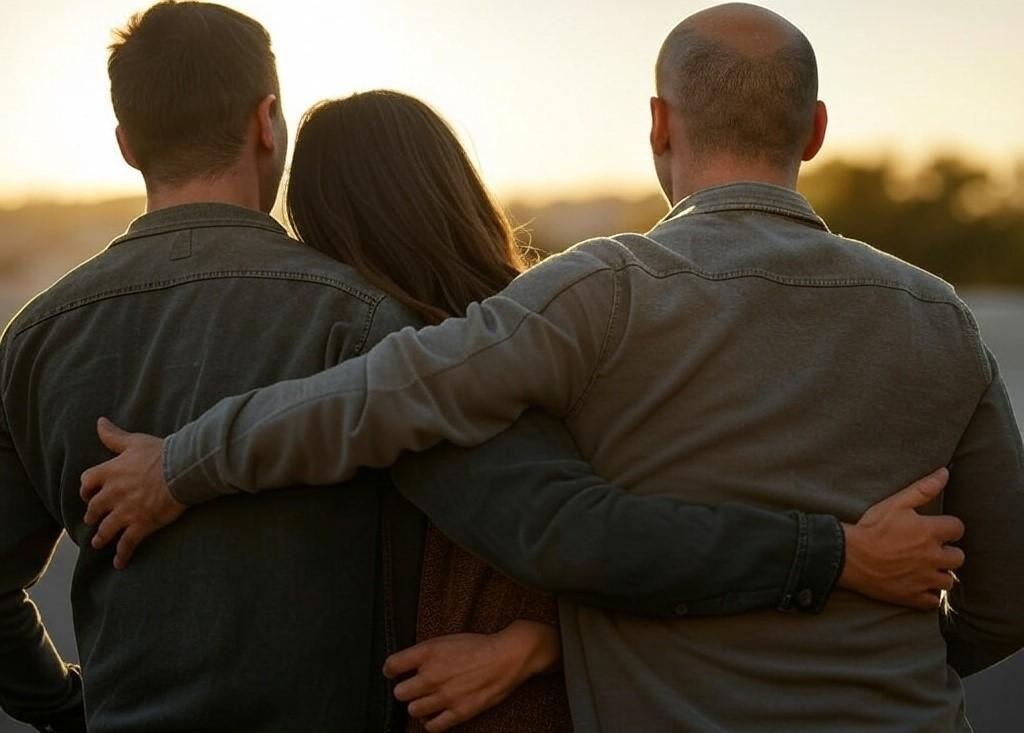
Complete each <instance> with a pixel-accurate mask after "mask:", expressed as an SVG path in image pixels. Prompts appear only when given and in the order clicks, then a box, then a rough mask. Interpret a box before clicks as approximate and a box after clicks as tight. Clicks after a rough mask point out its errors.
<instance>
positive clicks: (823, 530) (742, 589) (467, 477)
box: [392, 412, 843, 617]
mask: <svg viewBox="0 0 1024 733" xmlns="http://www.w3.org/2000/svg"><path fill="white" fill-rule="evenodd" d="M392 476H393V478H394V479H395V481H396V483H397V485H398V486H399V488H400V489H401V490H402V492H403V493H404V494H405V495H406V497H407V498H409V499H410V500H411V501H412V502H413V503H415V504H416V505H417V506H419V508H420V509H422V510H423V511H424V512H425V513H426V514H427V515H428V516H430V517H431V519H432V520H433V521H434V523H435V524H436V525H437V526H438V527H439V528H440V529H441V530H442V531H443V532H444V533H445V534H447V535H448V536H449V537H451V538H452V539H453V540H455V541H456V542H458V543H459V544H461V545H463V546H465V547H466V548H467V549H469V550H470V551H472V552H474V553H475V554H477V555H479V556H480V557H482V558H483V559H485V560H486V561H487V562H489V563H491V564H493V565H494V566H496V567H498V568H500V569H502V570H503V571H504V572H506V573H507V574H509V575H510V576H511V577H513V578H515V579H516V580H518V581H519V582H521V583H523V584H525V585H528V586H531V587H536V588H540V589H543V590H546V591H548V592H551V593H556V594H560V595H565V596H569V597H571V598H573V599H574V600H576V601H578V602H581V603H584V604H587V605H593V606H598V607H602V608H608V609H612V610H620V611H626V612H630V613H634V614H642V615H649V616H660V617H671V616H676V615H681V614H690V615H708V614H726V613H738V612H742V611H747V610H752V609H758V608H767V607H780V608H784V609H797V610H804V611H817V610H820V608H821V607H822V605H823V604H824V602H825V601H826V599H827V598H828V596H829V594H830V592H831V590H832V588H833V586H834V584H835V581H836V578H837V576H838V574H839V572H840V570H841V563H842V556H843V534H842V530H841V528H840V527H839V524H838V522H837V521H836V520H835V519H834V518H832V517H823V516H818V515H802V514H800V513H798V512H785V513H776V512H770V511H766V510H761V509H757V508H754V507H746V506H739V505H722V506H717V507H707V506H699V505H693V504H686V503H683V502H680V501H678V500H676V499H673V498H669V497H651V496H638V495H632V494H628V493H626V492H624V491H622V490H620V489H619V488H617V487H615V486H613V485H610V484H608V483H607V482H605V481H603V480H602V479H601V478H599V477H597V476H595V475H594V474H593V469H592V468H591V467H590V465H589V463H587V462H586V461H584V460H583V458H582V457H581V456H579V454H578V451H577V450H576V447H575V445H574V444H573V442H572V439H571V437H570V436H569V435H568V433H567V432H566V431H565V429H564V427H563V426H562V425H561V423H560V422H558V421H556V420H553V419H552V418H549V417H547V416H544V415H540V414H537V413H532V412H531V413H528V414H527V415H525V416H523V418H521V419H520V420H519V421H518V422H517V423H516V425H515V426H513V427H512V428H510V429H509V430H508V431H506V432H505V433H502V435H500V436H498V437H497V438H495V439H493V440H491V441H489V442H488V443H486V444H484V445H482V446H480V447H478V448H475V449H473V450H465V449H460V448H457V447H455V446H451V445H444V446H439V447H437V448H435V449H433V450H432V451H429V452H427V453H425V454H422V455H419V456H408V457H406V458H403V459H402V461H400V462H399V463H398V464H397V465H396V467H395V468H394V469H392ZM683 489H685V487H683ZM804 591H807V592H804Z"/></svg>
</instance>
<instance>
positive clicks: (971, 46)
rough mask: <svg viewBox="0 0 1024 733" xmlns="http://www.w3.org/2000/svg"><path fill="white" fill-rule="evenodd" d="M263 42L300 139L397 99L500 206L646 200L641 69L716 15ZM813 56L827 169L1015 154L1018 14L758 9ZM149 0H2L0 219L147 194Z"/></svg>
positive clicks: (526, 12) (443, 9) (279, 37)
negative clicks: (444, 134) (693, 23)
mask: <svg viewBox="0 0 1024 733" xmlns="http://www.w3.org/2000/svg"><path fill="white" fill-rule="evenodd" d="M227 4H229V5H231V6H232V7H235V8H237V9H239V10H241V11H243V12H245V13H248V14H250V15H253V16H254V17H255V18H257V19H258V20H260V21H261V22H263V23H264V24H265V25H266V26H267V27H268V29H269V30H270V32H271V34H272V36H273V39H274V46H275V50H276V52H277V56H278V60H279V64H280V72H281V81H282V85H283V98H284V99H283V101H284V104H285V108H286V111H287V116H288V118H289V120H290V121H291V124H292V128H293V130H294V125H295V123H296V122H297V120H298V117H299V116H300V115H301V113H302V111H303V110H304V109H305V108H306V107H307V106H308V105H310V104H311V103H312V102H314V101H316V100H317V99H319V98H322V97H327V96H339V95H344V94H348V93H351V92H353V91H357V90H365V89H371V88H375V87H392V88H397V89H401V90H403V91H407V92H411V93H413V94H417V95H419V96H421V97H423V98H424V99H426V100H428V101H429V102H431V103H432V104H434V105H435V106H436V107H437V108H438V109H439V110H440V111H441V112H442V114H444V115H445V116H446V117H448V118H449V119H450V120H451V121H452V122H453V123H454V125H455V127H456V129H457V130H458V131H459V132H460V134H461V135H462V137H463V139H464V140H465V141H466V143H467V144H468V145H469V147H470V150H471V152H472V153H473V155H474V157H475V159H476V160H477V161H478V163H479V164H480V166H481V168H482V171H483V173H484V177H485V178H486V180H488V181H489V182H490V183H491V184H492V185H493V186H494V187H495V188H496V189H497V190H498V191H499V192H500V193H502V194H504V195H506V196H511V195H524V194H525V195H530V196H544V195H550V194H555V193H557V194H562V195H565V194H568V195H570V196H571V195H573V194H576V195H583V194H586V193H592V192H594V191H595V190H602V191H610V192H621V193H633V192H637V191H646V190H651V189H652V188H653V176H652V174H651V172H650V162H649V151H648V148H647V126H648V112H647V99H648V97H649V96H650V95H651V93H652V91H653V74H652V67H653V63H654V59H655V57H656V54H657V50H658V47H659V45H660V44H661V41H662V40H663V38H664V36H665V35H666V34H667V32H668V31H669V30H670V29H671V28H672V26H674V25H675V23H677V22H678V21H679V20H681V19H682V18H683V17H685V16H687V15H689V14H690V13H692V12H694V11H696V10H699V9H701V8H704V7H707V6H708V5H709V4H713V3H707V2H686V1H683V2H680V1H678V0H677V1H675V2H672V1H669V0H628V1H627V0H616V1H614V2H613V1H611V0H517V1H516V2H504V1H503V2H490V0H431V1H430V2H424V1H423V0H364V1H361V2H356V1H353V0H329V1H328V0H325V1H323V2H319V1H315V0H288V1H284V0H233V1H229V2H228V3H227ZM762 4H764V5H765V6H767V7H770V8H772V9H773V10H776V11H778V12H780V13H782V14H783V15H785V16H787V17H788V18H790V19H791V20H792V21H794V22H795V23H796V24H797V25H799V26H800V27H801V28H802V29H803V30H804V31H805V32H806V33H807V35H808V36H809V37H810V39H811V42H812V43H813V44H814V46H815V48H816V50H817V52H818V60H819V65H820V68H821V77H822V85H821V90H822V91H821V94H822V97H823V98H824V99H825V100H826V102H828V103H829V106H830V110H831V129H830V140H829V147H828V148H827V150H828V151H830V152H831V153H832V154H837V153H844V154H857V155H865V154H867V155H878V154H881V153H885V152H889V153H895V154H898V155H901V156H903V157H905V158H907V159H908V160H911V161H913V160H914V159H918V158H920V157H921V156H922V155H924V154H927V153H929V152H933V151H936V150H956V151H961V152H964V153H965V154H967V155H970V156H973V157H976V158H978V159H980V160H982V161H983V162H987V163H989V164H992V165H993V166H995V167H998V166H1000V165H1005V164H1006V163H1007V162H1008V161H1010V160H1015V159H1024V95H1022V94H1021V92H1020V84H1021V79H1022V77H1024V51H1022V50H1021V48H1022V34H1024V3H1020V2H1017V1H1011V0H975V2H971V3H954V2H950V1H949V0H927V1H926V0H902V1H901V0H888V1H884V0H861V2H857V3H846V2H844V3H839V2H821V0H813V1H812V0H777V1H776V0H766V1H765V2H764V3H762ZM145 6H146V2H145V0H2V4H0V63H2V65H3V66H2V69H0V72H2V73H0V98H2V99H3V103H4V111H3V114H2V115H0V205H13V204H16V203H18V202H19V201H23V200H25V199H26V198H38V197H41V196H46V197H52V196H57V197H60V198H76V199H77V198H98V197H103V196H108V195H115V194H122V193H138V192H141V190H142V187H141V181H140V180H139V178H138V176H137V174H136V173H135V172H134V171H131V170H130V169H128V168H127V167H126V166H125V165H124V164H123V163H122V161H121V159H120V156H119V154H118V151H117V147H116V144H115V142H114V136H113V127H114V124H115V122H114V118H113V114H112V112H111V111H110V105H109V99H108V84H107V77H106V66H105V62H106V50H105V47H106V45H107V44H108V43H109V41H110V30H111V28H113V27H114V26H117V25H120V24H121V23H123V22H124V21H125V19H126V18H127V17H128V15H130V14H131V13H132V12H133V11H135V10H139V9H141V8H144V7H145Z"/></svg>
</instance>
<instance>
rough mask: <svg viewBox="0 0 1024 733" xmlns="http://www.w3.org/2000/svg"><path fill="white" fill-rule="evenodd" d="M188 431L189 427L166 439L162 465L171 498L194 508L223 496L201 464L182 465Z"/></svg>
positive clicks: (161, 460)
mask: <svg viewBox="0 0 1024 733" xmlns="http://www.w3.org/2000/svg"><path fill="white" fill-rule="evenodd" d="M186 430H187V426H186V428H184V429H182V430H181V431H179V432H177V433H171V434H170V435H168V436H167V437H166V438H164V440H163V447H162V449H161V451H162V452H161V459H160V464H161V468H162V470H163V477H164V484H165V485H166V486H167V490H168V491H169V492H170V494H171V496H172V497H174V499H175V501H177V502H178V503H180V504H183V505H185V506H193V505H195V504H202V503H203V502H205V501H210V500H211V499H216V498H218V497H219V496H221V492H220V491H218V490H217V488H216V487H215V486H213V484H212V483H211V482H210V480H209V478H208V477H207V476H206V475H205V474H204V473H203V471H202V467H201V465H200V464H193V465H191V466H189V465H184V466H183V465H182V461H183V460H184V456H183V455H182V453H181V451H182V449H183V444H187V442H188V437H187V434H185V431H186Z"/></svg>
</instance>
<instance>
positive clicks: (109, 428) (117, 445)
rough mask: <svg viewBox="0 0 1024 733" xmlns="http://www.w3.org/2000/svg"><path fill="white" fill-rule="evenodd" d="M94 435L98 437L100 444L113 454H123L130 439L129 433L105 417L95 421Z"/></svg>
mask: <svg viewBox="0 0 1024 733" xmlns="http://www.w3.org/2000/svg"><path fill="white" fill-rule="evenodd" d="M96 434H97V435H99V436H100V442H102V443H103V445H105V446H107V448H109V449H110V450H112V451H114V453H124V451H125V450H126V449H127V448H128V445H129V442H130V438H131V433H129V432H127V431H125V430H122V429H121V428H119V427H118V426H117V425H115V424H114V423H112V422H110V420H108V419H107V418H105V417H101V418H100V419H99V420H97V421H96Z"/></svg>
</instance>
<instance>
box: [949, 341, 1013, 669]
mask: <svg viewBox="0 0 1024 733" xmlns="http://www.w3.org/2000/svg"><path fill="white" fill-rule="evenodd" d="M992 365H993V372H994V378H993V382H992V385H991V386H990V387H989V390H988V392H987V393H986V395H985V396H984V397H983V398H982V400H981V402H980V403H979V406H978V409H977V411H976V412H975V415H974V417H973V418H972V420H971V423H970V425H969V427H968V429H967V431H966V433H965V434H964V437H963V438H962V440H961V443H960V445H959V446H958V448H957V454H956V456H955V457H954V462H953V466H952V471H951V478H950V486H949V488H948V489H947V491H946V504H945V507H944V508H945V511H947V512H948V513H951V514H954V515H956V516H958V517H960V518H961V519H962V520H963V522H964V524H965V525H966V527H967V531H966V534H965V535H964V539H963V543H962V549H963V550H964V552H965V554H966V563H965V564H964V567H963V568H962V570H961V571H960V572H959V573H958V576H959V583H958V584H957V586H956V587H954V589H953V591H952V592H951V593H950V594H949V604H950V606H951V608H952V613H951V614H950V615H949V616H948V617H947V619H946V623H945V624H944V628H943V631H944V634H945V637H946V641H947V646H948V650H949V663H950V665H951V666H953V667H954V669H956V670H957V672H959V673H960V674H961V675H962V676H964V675H968V674H973V673H975V672H978V671H980V670H982V669H984V668H986V667H988V666H991V665H993V664H995V663H997V662H999V661H1001V660H1003V659H1005V658H1006V657H1008V656H1010V655H1011V654H1013V653H1014V652H1016V651H1017V650H1018V649H1020V648H1022V647H1024V533H1022V532H1021V525H1022V523H1024V449H1022V447H1021V439H1020V432H1019V430H1018V428H1017V424H1016V421H1015V419H1014V415H1013V410H1012V408H1011V407H1010V402H1009V399H1008V397H1007V395H1006V390H1005V388H1004V387H1003V383H1002V379H1001V378H1000V376H999V373H998V368H997V367H996V365H995V362H994V360H993V361H992Z"/></svg>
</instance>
